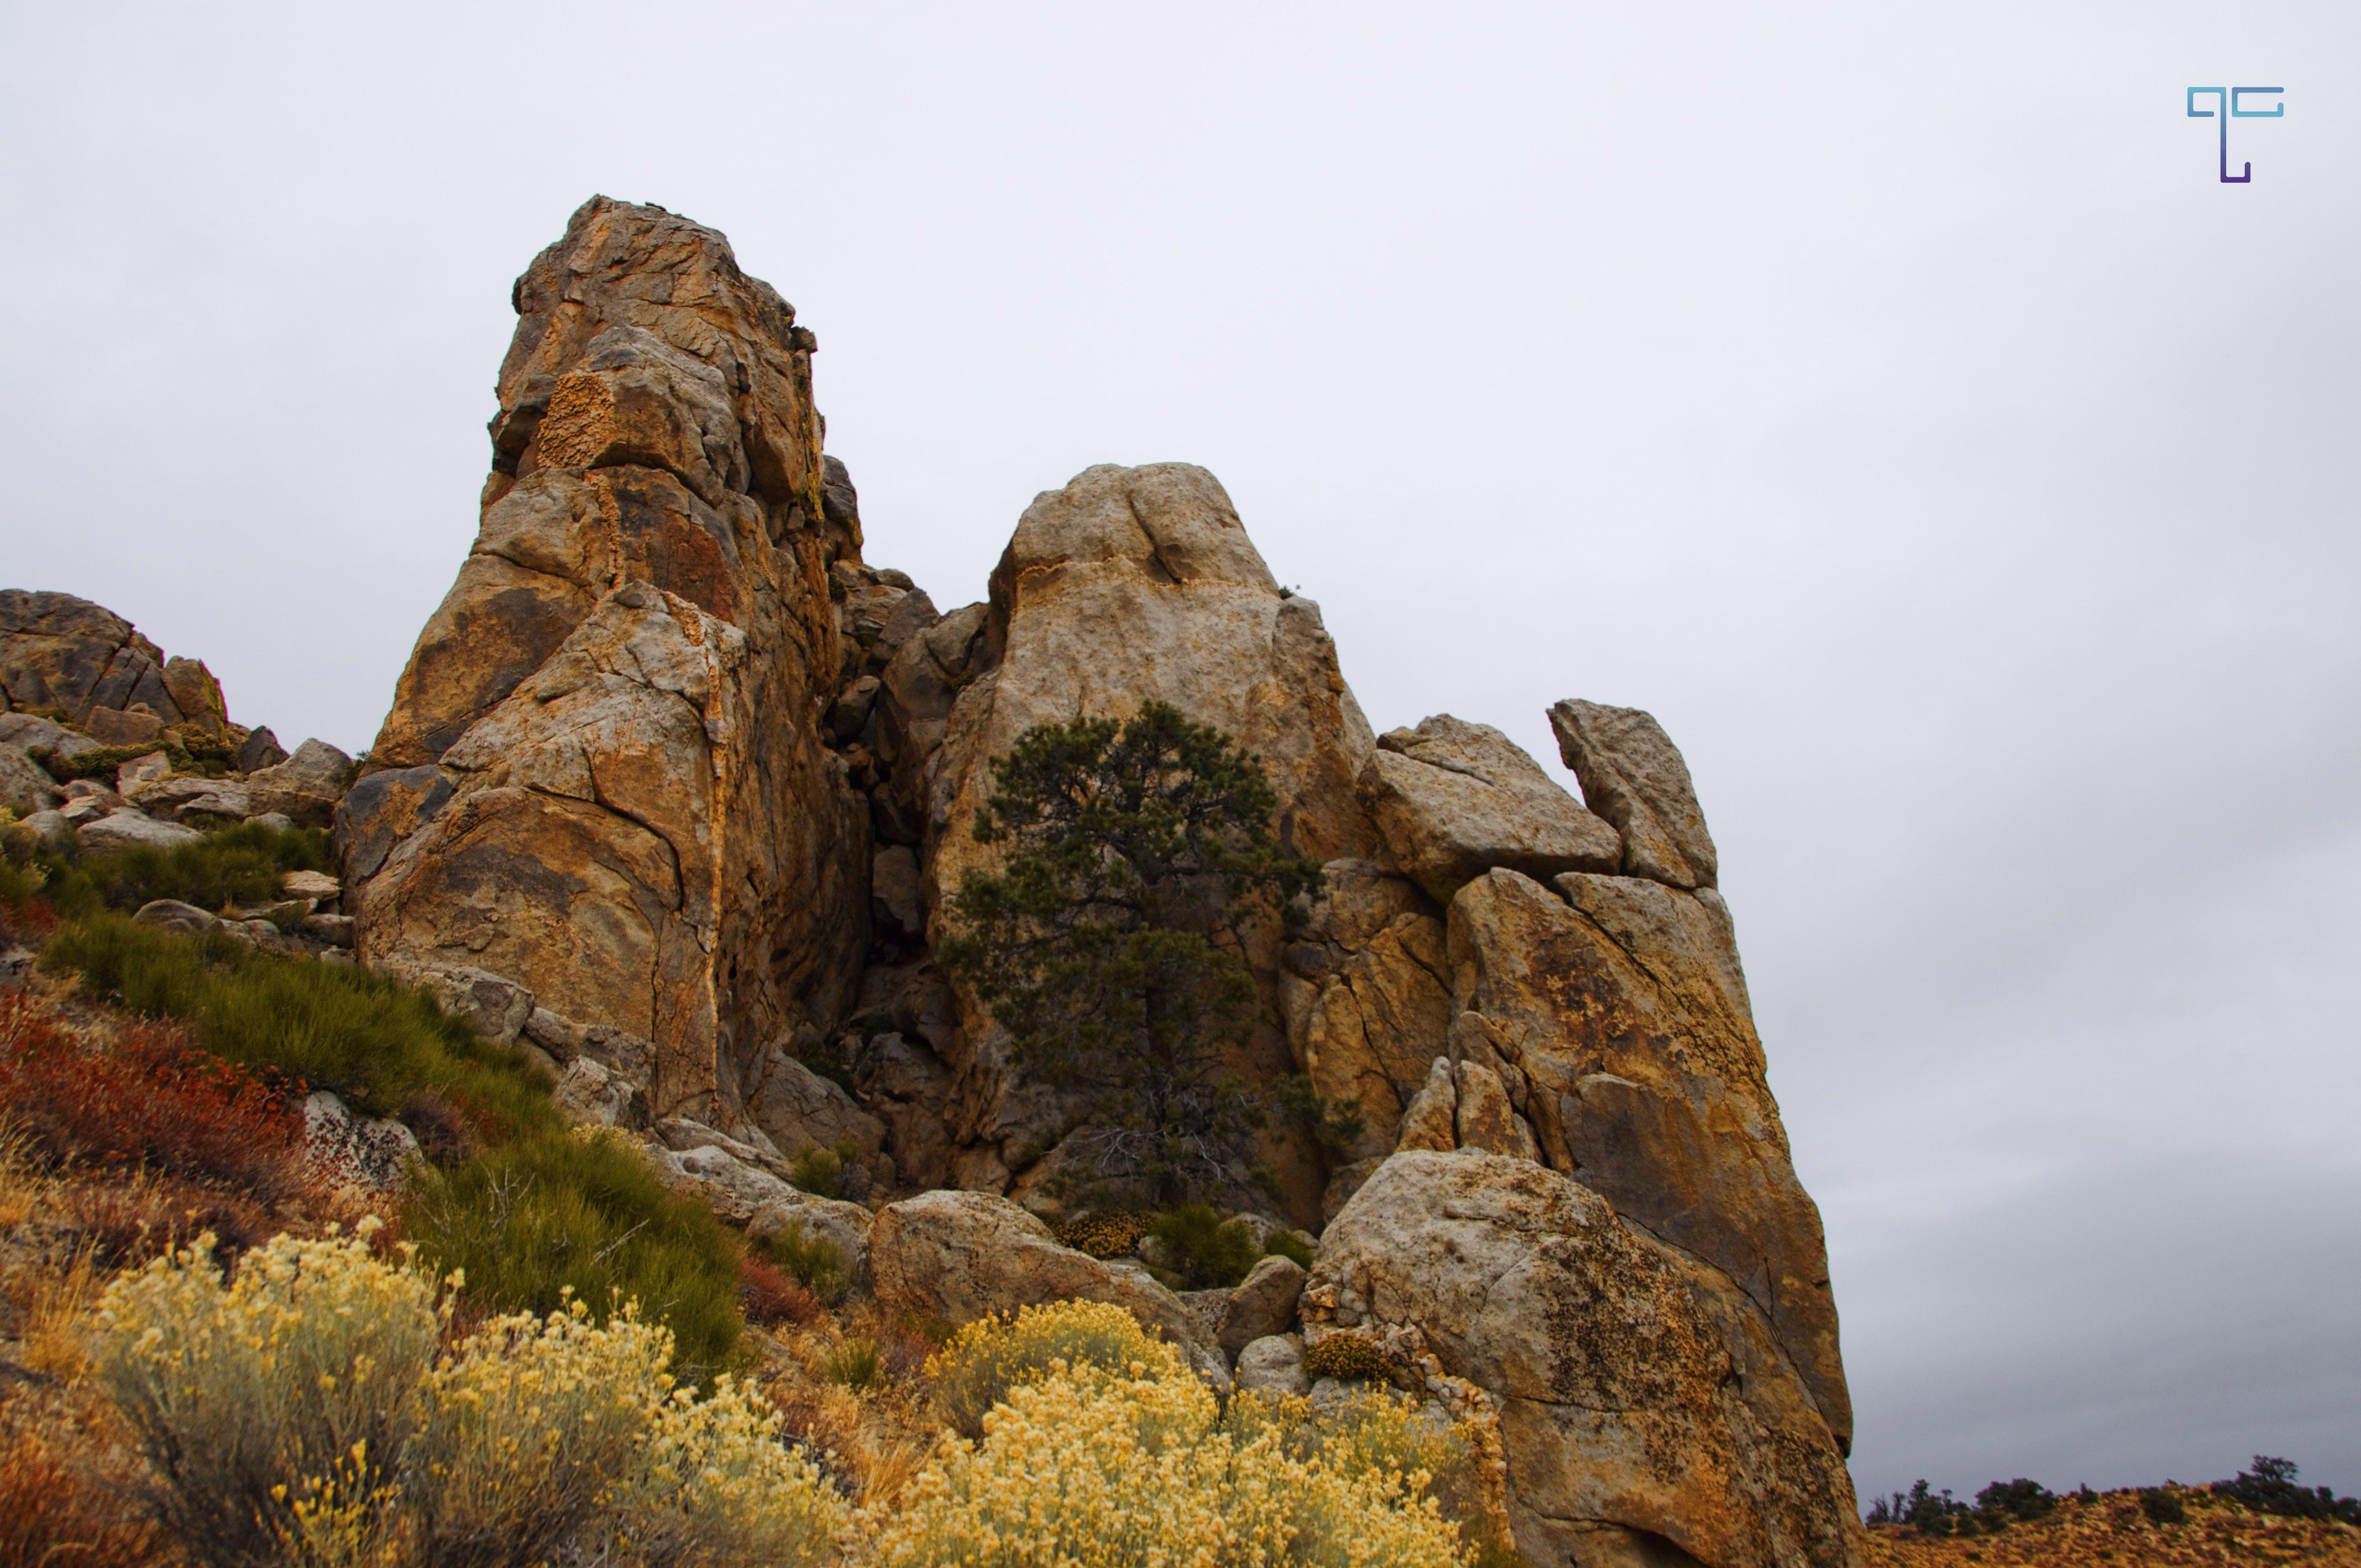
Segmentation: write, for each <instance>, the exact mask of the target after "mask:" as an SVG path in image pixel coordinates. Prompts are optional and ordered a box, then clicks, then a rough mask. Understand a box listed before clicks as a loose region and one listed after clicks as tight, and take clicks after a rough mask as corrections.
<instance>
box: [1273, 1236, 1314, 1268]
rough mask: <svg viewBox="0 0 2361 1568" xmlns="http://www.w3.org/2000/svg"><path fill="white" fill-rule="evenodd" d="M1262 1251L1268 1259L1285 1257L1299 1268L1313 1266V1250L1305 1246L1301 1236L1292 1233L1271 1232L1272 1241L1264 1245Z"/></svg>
mask: <svg viewBox="0 0 2361 1568" xmlns="http://www.w3.org/2000/svg"><path fill="white" fill-rule="evenodd" d="M1262 1250H1263V1255H1264V1256H1266V1257H1283V1258H1286V1259H1288V1260H1289V1261H1290V1262H1291V1263H1293V1264H1295V1265H1297V1266H1299V1267H1303V1268H1309V1267H1311V1266H1312V1249H1311V1248H1310V1247H1309V1246H1307V1245H1304V1241H1303V1238H1302V1237H1301V1236H1299V1235H1297V1234H1295V1233H1294V1232H1292V1231H1273V1232H1271V1233H1270V1239H1269V1240H1268V1241H1267V1242H1265V1243H1263V1245H1262Z"/></svg>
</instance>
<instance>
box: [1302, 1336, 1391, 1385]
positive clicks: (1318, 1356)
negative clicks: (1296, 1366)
mask: <svg viewBox="0 0 2361 1568" xmlns="http://www.w3.org/2000/svg"><path fill="white" fill-rule="evenodd" d="M1392 1370H1393V1369H1392V1367H1391V1366H1390V1365H1389V1364H1388V1363H1387V1361H1386V1353H1385V1352H1383V1351H1381V1350H1379V1349H1378V1346H1377V1343H1376V1342H1375V1341H1373V1340H1371V1339H1370V1338H1369V1337H1368V1336H1367V1335H1366V1334H1356V1333H1338V1334H1330V1335H1329V1336H1328V1337H1327V1338H1325V1339H1323V1340H1322V1341H1321V1342H1320V1343H1318V1344H1315V1345H1313V1346H1312V1348H1311V1349H1310V1350H1308V1351H1305V1352H1304V1353H1303V1375H1304V1376H1306V1377H1309V1378H1311V1379H1312V1380H1313V1381H1314V1382H1317V1381H1319V1380H1320V1379H1321V1378H1323V1377H1342V1378H1345V1379H1346V1380H1347V1381H1353V1380H1377V1381H1383V1380H1384V1379H1385V1378H1386V1377H1387V1376H1389V1375H1390V1374H1391V1372H1392Z"/></svg>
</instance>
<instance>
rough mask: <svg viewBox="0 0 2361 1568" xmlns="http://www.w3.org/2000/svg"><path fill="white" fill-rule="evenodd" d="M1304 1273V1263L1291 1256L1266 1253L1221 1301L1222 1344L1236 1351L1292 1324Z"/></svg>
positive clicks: (1285, 1330)
mask: <svg viewBox="0 0 2361 1568" xmlns="http://www.w3.org/2000/svg"><path fill="white" fill-rule="evenodd" d="M1306 1277H1307V1276H1306V1274H1305V1272H1304V1268H1303V1266H1302V1265H1301V1264H1300V1263H1298V1262H1296V1261H1295V1260H1294V1259H1293V1258H1291V1257H1266V1258H1264V1259H1263V1260H1262V1261H1261V1262H1260V1263H1257V1264H1256V1265H1255V1266H1254V1269H1253V1271H1252V1272H1251V1273H1249V1274H1248V1275H1247V1276H1246V1278H1245V1280H1244V1281H1243V1282H1242V1283H1240V1285H1239V1286H1238V1288H1236V1289H1235V1290H1233V1291H1231V1292H1230V1293H1229V1299H1228V1300H1227V1302H1225V1303H1224V1311H1223V1313H1222V1319H1221V1326H1220V1328H1219V1329H1218V1331H1217V1332H1218V1334H1219V1337H1220V1339H1221V1342H1222V1348H1223V1349H1224V1350H1225V1351H1228V1352H1229V1353H1230V1354H1233V1355H1235V1354H1239V1353H1240V1352H1242V1351H1244V1350H1245V1349H1246V1346H1247V1345H1249V1344H1251V1343H1254V1342H1255V1341H1256V1340H1258V1339H1267V1338H1268V1337H1270V1336H1271V1335H1273V1334H1281V1333H1285V1332H1287V1331H1288V1330H1289V1329H1291V1328H1293V1327H1294V1326H1295V1303H1296V1299H1297V1298H1299V1297H1301V1295H1302V1294H1303V1282H1304V1280H1305V1278H1306Z"/></svg>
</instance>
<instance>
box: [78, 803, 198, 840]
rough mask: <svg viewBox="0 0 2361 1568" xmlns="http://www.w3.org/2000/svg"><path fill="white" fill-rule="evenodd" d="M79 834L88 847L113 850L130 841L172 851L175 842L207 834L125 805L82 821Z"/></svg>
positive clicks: (194, 838)
mask: <svg viewBox="0 0 2361 1568" xmlns="http://www.w3.org/2000/svg"><path fill="white" fill-rule="evenodd" d="M77 837H79V838H80V839H82V848H83V849H85V850H112V849H116V848H119V847H121V846H124V845H127V844H148V845H151V846H153V847H154V848H156V849H159V850H169V849H170V848H172V847H173V846H174V845H176V844H193V843H195V842H196V841H197V840H198V839H203V837H204V835H203V834H202V833H200V832H198V831H197V830H196V829H195V828H183V827H181V825H180V824H179V823H177V822H159V821H157V820H156V819H155V818H154V817H149V816H148V815H147V814H146V813H145V812H139V811H134V810H132V809H131V808H130V807H128V806H125V807H123V808H122V809H120V810H117V811H115V812H113V813H111V814H109V815H107V816H105V817H100V818H99V819H98V820H97V821H95V822H85V823H83V824H82V828H81V830H80V832H79V833H78V834H77Z"/></svg>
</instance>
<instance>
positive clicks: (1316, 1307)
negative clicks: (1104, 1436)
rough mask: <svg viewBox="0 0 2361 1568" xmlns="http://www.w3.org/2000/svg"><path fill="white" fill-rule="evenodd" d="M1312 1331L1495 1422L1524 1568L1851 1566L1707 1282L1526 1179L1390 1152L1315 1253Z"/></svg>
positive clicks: (1817, 1488)
mask: <svg viewBox="0 0 2361 1568" xmlns="http://www.w3.org/2000/svg"><path fill="white" fill-rule="evenodd" d="M1304 1299H1305V1302H1306V1308H1305V1312H1304V1316H1305V1319H1306V1321H1307V1323H1308V1325H1309V1326H1310V1328H1311V1330H1312V1333H1313V1334H1314V1336H1315V1343H1316V1342H1317V1336H1319V1335H1321V1334H1323V1332H1337V1331H1339V1330H1351V1331H1356V1332H1364V1333H1375V1334H1378V1335H1380V1336H1383V1337H1386V1338H1387V1339H1388V1340H1389V1344H1390V1345H1391V1346H1392V1347H1393V1348H1394V1349H1395V1351H1396V1354H1413V1355H1431V1356H1432V1357H1433V1360H1434V1361H1435V1362H1436V1363H1437V1364H1438V1365H1440V1367H1441V1369H1442V1372H1443V1373H1444V1374H1445V1375H1447V1376H1456V1377H1464V1378H1466V1380H1468V1381H1469V1382H1472V1383H1474V1384H1475V1385H1477V1387H1481V1388H1484V1389H1486V1390H1488V1391H1489V1392H1490V1393H1491V1394H1493V1395H1494V1396H1495V1397H1496V1398H1498V1399H1499V1402H1500V1426H1501V1437H1502V1442H1503V1445H1504V1447H1505V1448H1506V1449H1507V1452H1508V1460H1509V1469H1510V1486H1509V1496H1510V1510H1511V1514H1512V1519H1511V1523H1512V1524H1513V1526H1514V1528H1515V1530H1516V1533H1517V1541H1518V1544H1519V1546H1520V1547H1521V1548H1522V1550H1523V1551H1524V1552H1525V1554H1526V1555H1527V1556H1528V1557H1529V1558H1531V1559H1532V1561H1533V1562H1534V1563H1574V1564H1582V1565H1584V1568H1587V1565H1588V1564H1591V1563H1612V1564H1618V1565H1620V1564H1625V1563H1631V1564H1648V1565H1651V1568H1674V1565H1676V1564H1684V1563H1706V1564H1709V1565H1711V1568H1801V1565H1803V1564H1824V1563H1847V1562H1850V1561H1852V1560H1853V1557H1852V1552H1853V1547H1852V1534H1853V1530H1854V1529H1855V1527H1854V1525H1853V1523H1852V1488H1851V1485H1850V1482H1849V1480H1848V1479H1847V1478H1846V1475H1845V1469H1844V1458H1843V1455H1841V1454H1840V1453H1838V1451H1837V1446H1836V1443H1835V1442H1834V1441H1833V1440H1832V1439H1831V1437H1830V1435H1829V1432H1828V1427H1827V1424H1826V1423H1825V1422H1824V1421H1823V1420H1821V1418H1820V1413H1819V1411H1818V1410H1817V1409H1816V1408H1815V1407H1814V1405H1813V1403H1812V1401H1811V1398H1809V1396H1808V1395H1806V1393H1805V1392H1804V1390H1803V1389H1802V1388H1801V1387H1799V1386H1798V1384H1797V1383H1796V1381H1795V1377H1794V1376H1793V1374H1792V1372H1791V1370H1790V1364H1789V1362H1788V1359H1787V1356H1786V1354H1785V1353H1784V1350H1783V1348H1782V1347H1781V1345H1780V1344H1779V1343H1778V1341H1777V1339H1776V1338H1774V1337H1773V1335H1772V1334H1771V1333H1770V1332H1768V1324H1767V1322H1766V1321H1765V1320H1764V1318H1763V1315H1762V1313H1761V1312H1760V1311H1758V1310H1755V1308H1754V1306H1753V1303H1752V1301H1751V1300H1750V1299H1748V1298H1747V1297H1746V1296H1744V1295H1743V1294H1742V1293H1741V1292H1740V1291H1738V1290H1737V1289H1735V1288H1733V1287H1732V1285H1731V1282H1730V1277H1728V1276H1727V1275H1726V1274H1724V1273H1722V1272H1721V1271H1720V1270H1719V1269H1717V1268H1714V1267H1712V1266H1710V1265H1708V1264H1706V1263H1703V1262H1701V1261H1699V1260H1698V1259H1697V1258H1696V1257H1694V1256H1692V1255H1689V1254H1688V1253H1687V1252H1686V1251H1684V1250H1683V1249H1682V1248H1680V1247H1678V1246H1675V1245H1668V1244H1666V1243H1664V1241H1661V1240H1659V1239H1657V1238H1656V1237H1654V1236H1653V1235H1651V1234H1649V1233H1648V1231H1647V1230H1646V1229H1645V1228H1643V1227H1642V1226H1639V1225H1636V1224H1633V1223H1629V1222H1627V1221H1625V1220H1622V1219H1620V1218H1619V1217H1618V1216H1617V1214H1616V1212H1615V1210H1614V1209H1613V1208H1612V1207H1611V1206H1610V1205H1609V1203H1608V1202H1607V1201H1605V1200H1604V1199H1602V1198H1601V1197H1599V1196H1598V1194H1597V1193H1595V1192H1593V1191H1592V1190H1589V1189H1588V1188H1587V1187H1585V1186H1583V1185H1582V1184H1581V1183H1579V1182H1577V1181H1576V1180H1574V1179H1571V1178H1568V1177H1566V1176H1564V1175H1562V1174H1560V1173H1558V1172H1556V1171H1553V1170H1547V1169H1544V1168H1542V1167H1540V1166H1538V1165H1535V1164H1534V1163H1532V1161H1531V1160H1527V1159H1520V1158H1516V1157H1506V1156H1501V1155H1493V1154H1484V1153H1480V1152H1461V1153H1452V1154H1445V1153H1440V1152H1436V1151H1433V1150H1417V1151H1405V1152H1403V1153H1400V1154H1398V1155H1396V1156H1394V1157H1392V1158H1391V1159H1389V1160H1388V1161H1387V1162H1386V1163H1385V1166H1384V1167H1383V1168H1381V1169H1380V1170H1379V1171H1378V1173H1377V1174H1376V1175H1375V1176H1373V1177H1371V1178H1370V1179H1369V1180H1368V1182H1367V1184H1366V1185H1365V1186H1363V1187H1362V1188H1361V1190H1359V1191H1358V1192H1357V1193H1356V1194H1355V1195H1354V1197H1353V1200H1352V1201H1351V1202H1349V1203H1347V1204H1346V1205H1345V1211H1344V1212H1343V1213H1341V1214H1339V1215H1338V1216H1337V1217H1336V1219H1335V1221H1334V1223H1332V1224H1331V1225H1330V1226H1329V1228H1328V1232H1327V1234H1326V1235H1325V1236H1323V1238H1322V1241H1321V1247H1320V1259H1319V1265H1318V1266H1317V1268H1316V1269H1315V1270H1314V1271H1313V1275H1312V1285H1311V1288H1309V1289H1308V1290H1307V1291H1306V1293H1305V1298H1304Z"/></svg>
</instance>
